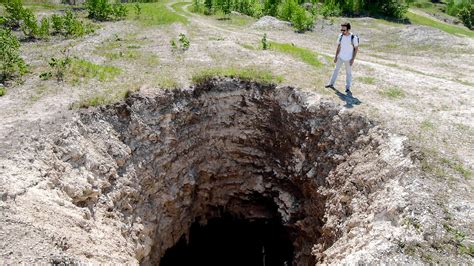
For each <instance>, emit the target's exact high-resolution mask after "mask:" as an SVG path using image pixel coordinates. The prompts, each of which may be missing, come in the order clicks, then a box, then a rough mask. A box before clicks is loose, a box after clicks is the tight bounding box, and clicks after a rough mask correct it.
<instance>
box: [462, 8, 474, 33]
mask: <svg viewBox="0 0 474 266" xmlns="http://www.w3.org/2000/svg"><path fill="white" fill-rule="evenodd" d="M458 17H459V18H460V19H461V21H462V22H463V24H464V26H466V27H468V28H469V29H470V30H474V5H471V6H469V7H464V8H463V9H461V10H460V11H459V14H458Z"/></svg>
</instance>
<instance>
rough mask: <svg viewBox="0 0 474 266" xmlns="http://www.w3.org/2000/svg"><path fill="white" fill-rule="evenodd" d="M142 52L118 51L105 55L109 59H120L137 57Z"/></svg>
mask: <svg viewBox="0 0 474 266" xmlns="http://www.w3.org/2000/svg"><path fill="white" fill-rule="evenodd" d="M140 55H141V54H140V53H139V52H137V51H125V52H122V51H118V52H110V53H105V54H104V56H105V57H106V58H107V59H109V60H118V59H137V58H139V57H140Z"/></svg>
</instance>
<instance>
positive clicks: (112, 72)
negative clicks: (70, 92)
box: [70, 59, 122, 81]
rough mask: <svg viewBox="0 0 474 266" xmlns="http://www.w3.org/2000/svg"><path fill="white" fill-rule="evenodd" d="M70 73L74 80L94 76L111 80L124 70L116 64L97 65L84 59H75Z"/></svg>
mask: <svg viewBox="0 0 474 266" xmlns="http://www.w3.org/2000/svg"><path fill="white" fill-rule="evenodd" d="M70 73H71V75H72V77H73V81H79V79H92V78H97V79H98V80H100V81H109V80H111V79H113V78H115V77H116V76H118V75H119V74H120V73H122V71H121V70H120V69H119V68H117V67H114V66H109V65H97V64H94V63H92V62H89V61H87V60H84V59H75V60H73V61H72V63H71V69H70Z"/></svg>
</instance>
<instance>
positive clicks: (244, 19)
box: [212, 11, 255, 27]
mask: <svg viewBox="0 0 474 266" xmlns="http://www.w3.org/2000/svg"><path fill="white" fill-rule="evenodd" d="M212 17H213V18H215V19H217V20H219V22H221V23H222V24H224V25H230V26H240V27H242V26H247V25H250V24H251V23H253V22H255V19H254V18H252V17H250V16H247V15H243V14H241V15H239V14H230V15H224V14H223V13H222V12H219V11H218V12H217V13H216V14H215V15H212Z"/></svg>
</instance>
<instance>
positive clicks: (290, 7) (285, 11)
mask: <svg viewBox="0 0 474 266" xmlns="http://www.w3.org/2000/svg"><path fill="white" fill-rule="evenodd" d="M298 7H299V6H298V3H297V2H296V1H295V0H284V1H283V2H282V3H281V4H280V5H279V6H278V17H279V18H280V19H283V20H286V21H290V20H291V18H292V17H293V14H294V12H295V10H296V9H297V8H298Z"/></svg>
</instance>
